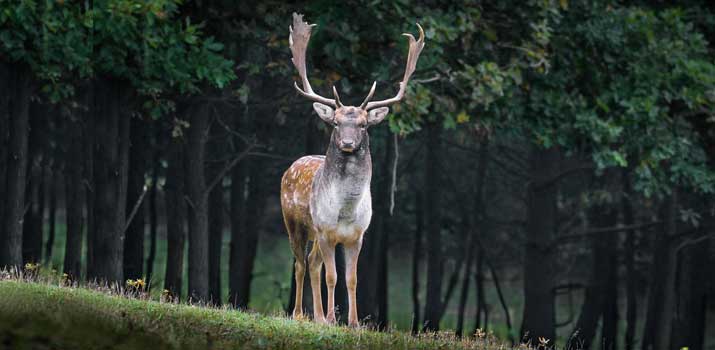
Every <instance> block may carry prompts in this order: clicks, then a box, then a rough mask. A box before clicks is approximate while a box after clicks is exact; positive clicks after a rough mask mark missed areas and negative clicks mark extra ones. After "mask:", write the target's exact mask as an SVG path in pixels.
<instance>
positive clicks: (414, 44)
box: [360, 23, 425, 110]
mask: <svg viewBox="0 0 715 350" xmlns="http://www.w3.org/2000/svg"><path fill="white" fill-rule="evenodd" d="M417 27H418V28H419V29H420V38H419V40H415V37H414V36H412V34H409V33H405V34H402V35H404V36H406V37H407V39H408V40H409V43H410V50H409V53H408V54H407V65H406V66H405V75H404V76H403V77H402V81H401V82H400V90H399V91H397V95H395V97H393V98H390V99H387V100H382V101H374V102H368V101H369V100H370V98H371V97H372V94H373V93H374V92H375V84H374V83H373V84H372V89H371V90H370V94H368V96H367V98H366V99H365V101H363V103H362V104H361V105H360V107H361V108H363V109H365V110H370V109H373V108H377V107H384V106H389V105H391V104H393V103H397V102H400V100H402V97H404V96H405V89H406V88H407V83H408V82H409V81H410V77H411V76H412V73H414V72H415V68H416V67H417V60H418V59H419V58H420V53H421V52H422V49H423V48H424V47H425V31H424V30H422V26H420V24H419V23H417Z"/></svg>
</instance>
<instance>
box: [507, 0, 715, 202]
mask: <svg viewBox="0 0 715 350" xmlns="http://www.w3.org/2000/svg"><path fill="white" fill-rule="evenodd" d="M570 12H571V13H568V14H567V15H566V16H565V18H564V21H563V22H562V25H560V26H559V27H558V28H557V30H556V34H555V35H554V39H553V42H552V46H551V49H552V50H553V52H554V58H553V61H554V63H553V66H554V68H553V70H552V71H551V72H550V73H549V74H547V75H544V76H541V77H539V78H537V79H535V80H534V85H533V87H532V89H531V90H530V92H529V93H528V94H527V95H526V96H525V97H524V100H523V101H524V103H526V104H527V106H528V111H529V113H531V114H533V115H534V117H532V116H529V115H523V116H519V115H515V116H514V118H515V119H517V120H518V121H520V122H523V126H524V127H525V128H527V129H528V130H529V132H530V133H532V135H533V136H534V139H535V140H536V142H537V143H539V144H541V145H543V146H545V147H551V146H553V145H558V146H559V147H563V148H565V149H567V150H577V149H578V150H588V151H589V152H591V154H592V155H593V160H594V162H595V164H596V165H597V166H598V167H599V168H601V169H603V168H605V167H609V166H621V167H625V166H632V167H634V168H635V173H636V176H637V178H636V180H637V181H636V188H637V189H638V190H640V191H642V192H644V193H645V194H646V195H650V194H655V193H660V192H663V191H666V192H667V191H669V188H670V186H672V185H683V186H687V187H690V188H693V189H696V190H700V191H704V192H712V191H713V190H714V189H715V188H713V184H714V183H715V173H713V172H712V170H711V169H708V168H707V155H706V154H705V152H704V147H703V144H702V143H701V141H700V140H699V136H698V135H697V133H696V132H695V131H694V130H693V125H692V123H691V122H690V121H689V120H687V118H685V116H686V115H688V114H690V113H696V112H698V111H706V110H710V111H711V110H712V109H713V107H714V105H715V95H714V94H713V93H714V92H715V65H713V63H712V60H711V59H709V57H708V56H707V54H708V52H707V42H706V41H705V40H704V38H703V37H702V35H701V34H700V33H698V32H696V31H694V30H693V27H692V25H691V24H688V23H687V22H686V21H685V18H684V16H683V13H682V11H679V10H666V11H661V12H656V11H653V10H647V9H642V8H610V7H604V6H600V5H583V6H582V7H579V8H576V7H575V6H574V7H573V8H572V9H571V10H570ZM511 103H513V101H511Z"/></svg>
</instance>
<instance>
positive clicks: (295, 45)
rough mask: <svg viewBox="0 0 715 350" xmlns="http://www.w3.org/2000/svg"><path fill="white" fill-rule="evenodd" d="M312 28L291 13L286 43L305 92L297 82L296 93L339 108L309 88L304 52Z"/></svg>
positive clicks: (334, 102)
mask: <svg viewBox="0 0 715 350" xmlns="http://www.w3.org/2000/svg"><path fill="white" fill-rule="evenodd" d="M313 26H315V24H308V23H306V22H303V15H299V14H297V13H295V12H294V13H293V25H292V26H291V27H290V36H289V37H288V42H289V43H290V51H291V52H292V53H293V65H294V66H295V68H296V69H298V74H300V78H301V79H302V80H303V89H305V91H304V90H303V89H301V88H300V87H299V86H298V83H297V82H295V83H294V85H295V89H296V90H298V93H300V94H301V95H303V96H305V97H307V98H309V99H311V100H313V101H315V102H320V103H322V104H326V105H330V106H333V107H339V106H338V103H337V102H336V100H332V99H329V98H325V97H323V96H320V95H318V94H316V93H315V92H313V88H312V87H310V82H309V81H308V75H307V74H306V71H305V50H306V49H307V48H308V41H310V32H311V30H312V28H313ZM336 98H337V95H336Z"/></svg>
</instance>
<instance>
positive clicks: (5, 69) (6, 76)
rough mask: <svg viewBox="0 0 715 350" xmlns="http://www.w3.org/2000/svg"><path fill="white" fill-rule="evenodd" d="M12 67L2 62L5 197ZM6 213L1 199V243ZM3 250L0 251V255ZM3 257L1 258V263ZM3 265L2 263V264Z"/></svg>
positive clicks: (0, 147) (0, 139)
mask: <svg viewBox="0 0 715 350" xmlns="http://www.w3.org/2000/svg"><path fill="white" fill-rule="evenodd" d="M11 71H12V68H11V67H9V66H8V65H6V64H0V91H2V94H0V198H6V197H5V190H6V188H5V185H6V179H7V171H8V148H9V145H8V141H9V139H10V108H9V106H10V96H9V92H10V89H14V86H12V85H11V84H10V81H11V80H12V77H11V75H12V73H11ZM4 214H5V201H4V200H2V201H0V244H3V243H5V241H4V240H3V239H4V231H5V229H4V227H3V226H2V224H4V221H3V215H4ZM1 254H2V252H1V251H0V255H1ZM1 262H2V258H0V263H1ZM0 267H1V265H0Z"/></svg>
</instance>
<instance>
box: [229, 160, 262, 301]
mask: <svg viewBox="0 0 715 350" xmlns="http://www.w3.org/2000/svg"><path fill="white" fill-rule="evenodd" d="M250 163H251V168H250V170H249V173H250V175H249V184H248V199H247V202H248V203H250V205H247V206H246V225H245V230H244V231H243V232H242V234H241V236H240V239H239V240H238V261H237V264H236V266H235V268H236V271H235V273H236V275H235V277H236V289H235V290H234V292H233V293H232V294H233V295H235V304H234V305H235V306H236V307H237V308H242V309H244V308H247V307H248V303H249V301H250V294H251V282H252V279H253V265H254V262H255V258H256V249H257V248H258V230H259V229H260V227H259V223H260V219H261V217H262V216H263V206H264V204H265V195H264V193H263V192H264V190H263V184H262V183H261V177H262V176H263V174H262V170H263V167H262V165H261V163H262V162H261V161H259V160H258V159H251V161H250ZM231 274H233V271H232V272H231Z"/></svg>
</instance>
